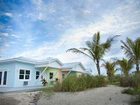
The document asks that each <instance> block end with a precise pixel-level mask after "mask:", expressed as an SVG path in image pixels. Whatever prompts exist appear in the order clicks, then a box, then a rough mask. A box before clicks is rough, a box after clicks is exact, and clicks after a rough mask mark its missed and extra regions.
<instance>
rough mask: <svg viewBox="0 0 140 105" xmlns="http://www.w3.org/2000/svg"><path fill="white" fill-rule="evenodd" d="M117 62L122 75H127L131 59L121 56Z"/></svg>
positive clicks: (131, 65) (130, 66) (131, 64)
mask: <svg viewBox="0 0 140 105" xmlns="http://www.w3.org/2000/svg"><path fill="white" fill-rule="evenodd" d="M117 64H118V65H119V66H120V70H121V71H122V73H123V75H124V76H125V77H128V76H129V72H130V70H131V69H132V68H133V63H132V62H131V60H127V59H125V58H123V59H122V60H118V61H117Z"/></svg>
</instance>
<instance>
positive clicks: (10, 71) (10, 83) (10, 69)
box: [0, 62, 15, 87]
mask: <svg viewBox="0 0 140 105" xmlns="http://www.w3.org/2000/svg"><path fill="white" fill-rule="evenodd" d="M0 71H7V82H6V85H5V86H4V87H14V84H15V63H8V62H5V63H0ZM0 87H1V86H0Z"/></svg>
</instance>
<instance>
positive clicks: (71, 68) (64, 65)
mask: <svg viewBox="0 0 140 105" xmlns="http://www.w3.org/2000/svg"><path fill="white" fill-rule="evenodd" d="M77 65H79V66H80V67H81V68H82V69H83V70H81V71H79V70H76V69H75V67H76V66H77ZM62 68H66V69H70V70H72V71H79V72H86V71H85V70H86V69H85V67H84V66H83V65H82V63H81V62H71V63H64V64H63V66H62Z"/></svg>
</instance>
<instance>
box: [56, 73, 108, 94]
mask: <svg viewBox="0 0 140 105" xmlns="http://www.w3.org/2000/svg"><path fill="white" fill-rule="evenodd" d="M106 85H107V82H106V80H105V78H104V77H103V76H89V75H88V76H80V77H76V76H69V77H67V78H66V79H65V80H64V81H63V82H62V83H57V84H56V85H55V86H54V91H64V92H76V91H82V90H85V89H89V88H94V87H101V86H106Z"/></svg>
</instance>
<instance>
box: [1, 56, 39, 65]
mask: <svg viewBox="0 0 140 105" xmlns="http://www.w3.org/2000/svg"><path fill="white" fill-rule="evenodd" d="M13 61H17V62H23V63H31V64H36V63H37V61H35V60H33V59H28V58H25V57H17V58H9V59H1V60H0V63H5V62H13Z"/></svg>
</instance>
